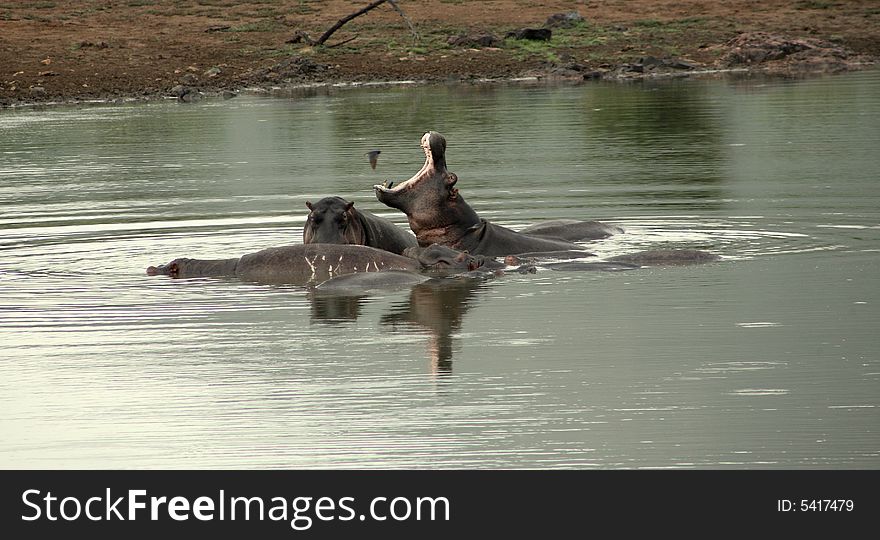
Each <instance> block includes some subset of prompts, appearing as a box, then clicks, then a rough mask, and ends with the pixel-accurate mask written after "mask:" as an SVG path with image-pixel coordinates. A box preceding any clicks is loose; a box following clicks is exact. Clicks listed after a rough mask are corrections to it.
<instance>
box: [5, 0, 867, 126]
mask: <svg viewBox="0 0 880 540" xmlns="http://www.w3.org/2000/svg"><path fill="white" fill-rule="evenodd" d="M733 4H734V5H731V3H728V2H724V1H723V0H677V1H673V0H592V1H590V2H584V1H557V0H547V1H546V2H542V3H540V5H536V4H534V3H523V2H521V1H519V0H481V1H480V2H467V1H464V0H439V2H437V1H432V0H406V1H405V2H399V5H400V7H402V8H403V9H404V10H406V12H407V14H408V16H409V17H410V18H411V19H412V22H413V23H414V27H413V29H412V34H411V29H410V28H408V27H407V25H405V24H403V19H402V18H401V17H400V16H399V15H398V13H396V12H395V11H394V10H392V9H390V8H387V9H384V8H382V7H380V8H378V9H375V10H373V11H370V12H369V13H367V14H365V15H363V16H361V17H358V18H355V19H353V20H351V21H350V22H349V23H347V24H345V25H344V26H342V27H341V28H340V29H339V31H338V32H337V33H336V34H334V36H333V38H332V39H331V40H329V41H328V43H327V44H326V45H321V46H318V45H314V41H313V39H312V38H311V37H309V36H317V35H319V34H320V33H323V32H324V31H325V30H326V29H327V28H328V27H330V26H331V25H332V24H333V23H334V22H336V21H338V20H339V19H340V17H342V16H345V15H347V14H351V12H352V11H353V9H355V8H357V7H358V6H360V3H359V2H358V1H350V0H321V1H314V0H275V1H273V2H253V3H252V2H231V1H228V0H131V1H120V2H107V1H106V0H86V1H79V2H75V1H67V0H56V1H52V2H41V3H35V4H28V5H25V6H23V7H19V6H18V5H14V4H2V3H0V21H2V24H3V27H4V31H3V34H2V35H0V110H3V109H15V108H21V107H35V106H40V105H46V106H50V105H53V106H54V105H76V104H89V103H108V102H114V101H126V102H134V101H154V100H159V99H165V98H171V99H175V98H176V99H178V100H180V101H183V102H188V101H197V100H199V99H202V98H203V97H214V96H225V97H233V96H234V95H237V94H238V93H241V92H256V93H260V92H272V91H275V90H273V89H275V88H280V89H282V90H283V91H292V90H294V89H297V88H320V87H340V88H341V87H358V86H380V85H390V84H438V83H440V84H442V83H456V84H462V83H464V84H475V83H476V84H499V83H510V82H516V81H532V82H542V81H546V82H579V81H592V80H611V81H635V80H653V79H661V78H669V77H692V76H708V75H710V74H719V73H721V74H724V73H736V74H745V75H746V76H749V75H754V76H764V75H769V76H783V77H804V76H816V75H825V74H830V73H837V72H844V71H852V70H860V69H866V68H869V67H871V66H874V65H877V64H878V60H880V35H878V34H877V32H876V28H878V27H880V8H878V7H876V4H875V3H872V1H871V0H849V1H847V2H821V1H806V0H801V1H799V2H790V1H786V0H765V1H762V2H760V3H748V4H743V5H739V3H733ZM386 7H387V6H386ZM526 30H528V32H526ZM416 32H417V34H418V39H416V37H415V36H414V34H415V33H416ZM310 43H311V44H310Z"/></svg>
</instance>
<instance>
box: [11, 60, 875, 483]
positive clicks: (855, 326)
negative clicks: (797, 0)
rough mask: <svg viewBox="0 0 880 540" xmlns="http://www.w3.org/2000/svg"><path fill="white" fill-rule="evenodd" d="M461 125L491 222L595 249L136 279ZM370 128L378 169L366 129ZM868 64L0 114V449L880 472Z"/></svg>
mask: <svg viewBox="0 0 880 540" xmlns="http://www.w3.org/2000/svg"><path fill="white" fill-rule="evenodd" d="M428 129H434V130H437V131H440V132H441V133H443V134H444V135H445V136H446V137H447V140H448V143H449V146H448V163H449V167H450V170H452V171H453V172H455V173H456V174H457V175H458V176H459V184H458V187H460V189H461V193H462V195H463V196H464V197H465V198H466V199H467V200H468V202H469V203H470V204H471V205H472V206H473V207H474V208H475V209H476V210H477V211H478V212H479V213H480V214H481V215H482V216H483V217H485V218H488V219H491V220H494V221H496V222H498V223H500V224H502V225H507V226H510V227H513V228H520V227H523V226H525V225H528V224H530V223H534V222H536V221H539V220H542V219H552V218H562V217H566V218H578V219H602V220H605V221H608V222H612V223H617V224H620V225H622V226H623V227H625V228H626V230H627V233H626V234H623V235H620V236H617V237H614V238H611V239H607V240H602V241H597V242H593V243H590V244H588V246H589V248H590V249H591V250H592V251H595V252H596V253H597V254H599V255H601V256H611V255H617V254H621V253H627V252H631V251H636V250H640V249H650V248H674V247H687V248H700V249H706V250H709V251H712V252H714V253H717V254H720V255H722V256H723V261H722V262H719V263H713V264H708V265H702V266H692V267H674V268H644V269H640V270H636V271H630V272H620V273H573V272H556V271H552V270H547V269H542V270H539V272H538V273H537V274H535V275H519V274H511V275H507V276H504V277H500V278H497V279H494V280H490V281H486V282H473V283H466V282H461V283H458V284H456V285H449V286H445V287H438V286H430V285H424V286H419V287H416V288H414V289H412V290H405V291H396V292H388V293H387V294H382V293H377V294H370V295H366V296H361V297H351V298H345V297H339V298H330V299H328V298H321V297H316V296H315V295H314V294H312V293H311V292H310V291H309V290H307V289H305V288H300V287H293V286H267V285H258V284H252V283H244V282H239V281H234V280H212V279H200V280H172V279H168V278H164V277H152V278H151V277H147V276H146V275H145V274H144V269H145V268H146V267H147V266H148V265H151V264H159V263H165V262H168V261H170V260H171V259H173V258H175V257H179V256H190V257H198V258H221V257H232V256H238V255H241V254H244V253H248V252H252V251H256V250H258V249H261V248H264V247H270V246H277V245H284V244H290V243H299V242H301V238H302V236H301V235H302V225H303V222H304V219H305V215H306V209H305V202H306V201H307V200H311V201H315V200H317V199H319V198H321V197H323V196H327V195H339V196H343V197H346V198H348V199H350V200H353V201H355V203H356V205H357V206H358V207H359V208H362V209H366V210H370V211H372V212H375V213H378V214H380V215H383V216H386V217H389V218H391V219H393V220H394V221H395V222H396V223H398V224H400V225H401V226H405V224H406V221H405V218H404V216H403V215H402V214H399V213H397V212H396V211H394V210H391V209H389V208H386V207H383V206H382V205H380V204H379V203H378V202H377V201H376V199H375V197H374V196H373V194H372V189H371V186H372V185H373V184H376V183H380V182H381V181H383V180H385V179H394V180H396V181H400V180H403V179H405V178H407V177H409V176H410V175H412V174H413V173H414V172H415V171H416V170H418V169H419V167H421V165H422V162H423V160H424V157H423V155H422V153H421V150H420V148H419V138H420V137H421V135H422V133H423V132H424V131H426V130H428ZM374 148H378V149H381V150H382V154H381V156H380V158H379V165H378V167H377V169H376V170H375V171H374V170H371V169H370V167H369V164H368V162H367V158H366V157H364V152H366V151H368V150H372V149H374ZM878 155H880V72H878V71H869V72H863V73H856V74H848V75H843V76H835V77H825V78H816V79H809V80H803V81H790V80H754V79H752V80H731V79H728V80H674V81H664V82H644V83H636V84H611V83H595V84H587V85H581V86H543V85H486V86H481V85H474V86H469V85H460V86H427V87H396V88H387V87H386V88H360V89H351V88H349V89H333V90H313V91H308V92H295V93H290V94H281V95H276V96H271V97H270V96H256V95H250V96H248V95H245V96H241V97H238V98H236V99H233V100H229V101H219V100H217V101H212V100H208V101H203V102H201V103H198V104H178V103H176V102H160V103H148V104H125V105H103V106H83V107H57V108H49V109H43V110H41V109H34V110H5V111H0V343H2V344H3V355H2V357H0V410H2V413H0V467H3V468H24V467H36V468H153V467H162V468H377V467H378V468H499V467H502V468H727V467H731V468H878V467H880V332H878V330H880V264H878V261H880V184H878V180H880V162H878Z"/></svg>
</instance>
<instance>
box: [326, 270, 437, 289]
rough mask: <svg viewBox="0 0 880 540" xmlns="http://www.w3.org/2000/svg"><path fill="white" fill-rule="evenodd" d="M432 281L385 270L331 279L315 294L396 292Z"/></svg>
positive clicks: (422, 277)
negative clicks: (374, 291)
mask: <svg viewBox="0 0 880 540" xmlns="http://www.w3.org/2000/svg"><path fill="white" fill-rule="evenodd" d="M429 279H431V278H430V277H428V276H425V275H422V274H416V273H414V272H408V271H406V270H384V271H382V272H357V273H355V274H344V275H341V276H336V277H334V278H330V279H328V280H327V281H325V282H323V283H320V284H318V286H316V287H315V292H317V293H324V294H339V295H350V294H358V293H365V292H367V291H373V290H382V291H394V290H400V289H408V288H410V287H412V286H413V285H417V284H419V283H423V282H425V281H428V280H429Z"/></svg>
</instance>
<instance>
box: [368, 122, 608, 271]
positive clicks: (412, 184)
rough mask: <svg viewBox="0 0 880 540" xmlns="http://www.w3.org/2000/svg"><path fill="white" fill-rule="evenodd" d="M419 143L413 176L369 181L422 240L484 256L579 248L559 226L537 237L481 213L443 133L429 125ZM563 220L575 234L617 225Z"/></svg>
mask: <svg viewBox="0 0 880 540" xmlns="http://www.w3.org/2000/svg"><path fill="white" fill-rule="evenodd" d="M421 146H422V149H423V150H424V152H425V165H424V166H423V167H422V168H421V170H420V171H419V172H417V173H416V174H415V175H414V176H413V177H412V178H410V179H408V180H406V181H404V182H401V183H400V184H398V185H396V186H395V185H393V183H392V182H386V183H385V184H384V185H376V186H373V188H374V190H375V192H376V198H377V199H379V201H380V202H382V203H383V204H386V205H388V206H390V207H392V208H397V209H398V210H401V211H403V212H404V213H405V214H406V216H407V218H408V219H409V225H410V228H411V229H412V231H413V232H414V233H415V235H416V239H417V240H418V242H419V245H420V246H428V245H431V244H434V243H438V244H443V245H446V246H450V247H452V248H455V249H458V250H462V251H467V252H469V253H471V254H474V255H488V256H506V255H516V254H519V253H524V252H547V251H560V250H579V251H581V250H582V249H583V248H582V247H581V246H578V245H577V244H574V243H572V242H570V241H569V240H563V239H561V238H559V235H560V234H561V233H560V232H559V231H558V230H557V228H554V229H553V230H552V231H551V235H552V236H556V238H552V237H550V235H548V237H541V236H536V235H530V234H522V233H518V232H516V231H513V230H511V229H508V228H506V227H501V226H499V225H495V224H493V223H490V222H488V221H486V220H484V219H480V217H479V216H478V215H477V213H476V212H475V211H474V210H473V209H472V208H471V207H470V206H469V205H468V204H467V203H466V202H465V201H464V198H462V196H461V195H460V194H459V192H458V189H457V188H456V187H455V184H456V182H457V181H458V177H457V176H456V175H455V173H452V172H450V171H448V170H447V168H446V139H445V138H443V136H442V135H440V134H439V133H436V132H434V131H429V132H428V133H425V134H424V135H423V136H422V140H421ZM577 224H581V225H577ZM585 224H586V225H585ZM556 225H559V224H558V223H557V224H556ZM563 226H564V227H563V228H575V229H577V235H576V236H577V239H578V240H586V239H595V238H605V237H607V236H610V235H611V234H614V233H616V232H620V230H621V229H619V228H617V227H613V226H608V225H605V224H603V223H598V222H575V223H567V222H566V223H564V224H563ZM578 228H579V229H578ZM539 232H540V230H539ZM566 238H568V239H571V238H572V235H566Z"/></svg>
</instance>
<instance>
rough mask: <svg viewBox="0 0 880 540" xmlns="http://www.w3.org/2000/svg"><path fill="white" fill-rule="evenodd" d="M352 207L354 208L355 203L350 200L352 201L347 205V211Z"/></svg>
mask: <svg viewBox="0 0 880 540" xmlns="http://www.w3.org/2000/svg"><path fill="white" fill-rule="evenodd" d="M352 208H354V203H353V202H350V203H348V204H346V205H345V211H346V212H348V211H350V210H351V209H352Z"/></svg>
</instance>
